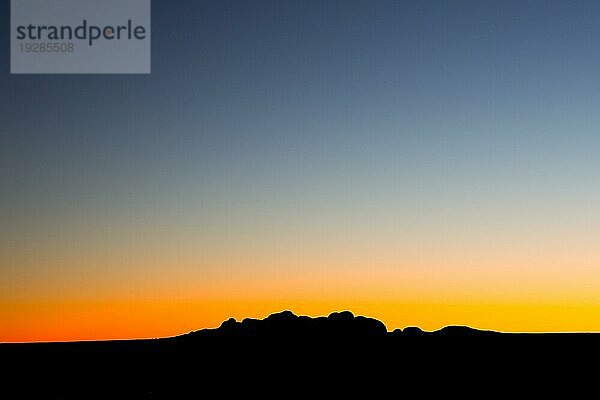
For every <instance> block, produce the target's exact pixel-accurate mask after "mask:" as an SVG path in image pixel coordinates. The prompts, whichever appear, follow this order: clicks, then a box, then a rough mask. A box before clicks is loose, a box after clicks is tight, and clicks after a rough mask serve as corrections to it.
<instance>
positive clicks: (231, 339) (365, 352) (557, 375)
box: [0, 312, 600, 399]
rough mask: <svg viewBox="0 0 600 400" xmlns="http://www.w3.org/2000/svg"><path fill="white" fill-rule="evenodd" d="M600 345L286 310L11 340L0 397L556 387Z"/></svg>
mask: <svg viewBox="0 0 600 400" xmlns="http://www.w3.org/2000/svg"><path fill="white" fill-rule="evenodd" d="M599 344H600V335H596V334H536V335H532V334H500V333H495V332H487V331H478V330H474V329H470V328H466V327H447V328H444V329H442V330H440V331H436V332H430V333H426V332H423V331H421V330H420V329H418V328H407V329H405V330H403V331H400V330H396V331H394V332H389V333H388V332H387V331H386V329H385V326H384V325H383V324H382V323H381V322H379V321H377V320H374V319H369V318H364V317H354V316H353V315H352V314H350V313H348V312H345V313H334V314H332V315H330V316H329V317H320V318H308V317H297V316H295V315H293V314H292V313H290V312H284V313H280V314H274V315H272V316H270V317H268V318H266V319H265V320H249V319H246V320H244V321H243V322H241V323H240V322H235V321H234V320H228V321H226V322H224V323H223V324H222V325H221V327H220V328H218V329H213V330H202V331H197V332H192V333H190V334H187V335H183V336H179V337H175V338H168V339H155V340H135V341H109V342H78V343H46V344H2V345H0V361H1V363H2V365H3V367H4V368H3V370H4V371H5V372H3V373H2V375H1V377H2V382H1V385H0V399H18V398H24V399H25V398H32V399H89V398H102V399H117V398H119V399H120V398H127V399H138V398H141V399H146V398H147V399H158V398H160V399H163V398H164V399H171V398H173V399H175V398H177V399H178V398H186V399H192V398H214V397H231V396H233V395H236V397H238V396H244V397H252V398H254V397H257V396H258V398H260V397H263V396H267V397H271V396H274V397H281V398H288V397H293V398H296V397H311V398H312V397H315V396H316V397H321V396H324V395H325V394H327V393H328V394H330V395H333V397H334V398H339V397H347V396H352V398H354V397H356V396H357V394H358V393H360V392H362V391H363V390H365V388H367V389H368V391H369V392H368V393H370V395H369V396H367V397H368V398H370V397H373V396H374V395H375V394H376V392H377V391H379V390H381V391H383V392H385V393H387V394H398V393H401V392H402V393H404V392H406V391H409V389H410V390H413V391H414V390H416V392H414V393H419V394H421V395H426V394H428V393H431V394H434V393H440V392H443V393H449V392H451V391H452V390H453V389H456V388H457V387H463V385H465V386H468V387H471V389H472V390H474V389H473V388H476V387H479V386H480V385H482V384H484V385H485V387H487V388H488V390H493V391H494V392H495V393H496V392H499V391H502V390H506V388H507V387H510V386H511V384H515V383H516V382H520V384H528V385H531V384H533V383H536V382H539V384H540V387H544V388H546V389H547V388H548V387H551V386H552V385H559V384H560V383H561V382H564V378H565V377H566V376H567V375H566V374H570V373H573V372H574V371H575V370H578V369H579V368H581V367H582V366H583V365H585V363H586V362H588V363H591V365H592V366H595V365H596V364H597V361H596V360H597V358H596V355H595V352H596V348H599V347H600V346H598V345H599ZM586 360H587V361H586ZM587 371H588V372H593V371H595V368H587ZM586 375H587V374H585V373H584V374H580V375H579V377H580V378H581V379H584V380H585V376H586ZM561 379H562V380H561ZM594 381H595V380H594ZM590 382H592V381H590ZM478 385H479V386H478ZM549 385H550V386H549ZM411 393H412V392H411ZM538 394H539V393H538ZM511 397H512V396H511Z"/></svg>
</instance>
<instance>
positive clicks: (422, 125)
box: [0, 0, 600, 341]
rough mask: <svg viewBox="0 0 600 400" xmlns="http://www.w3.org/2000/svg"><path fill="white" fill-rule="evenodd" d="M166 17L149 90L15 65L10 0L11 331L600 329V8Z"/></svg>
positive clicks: (6, 170) (278, 0)
mask: <svg viewBox="0 0 600 400" xmlns="http://www.w3.org/2000/svg"><path fill="white" fill-rule="evenodd" d="M152 14H153V20H152V42H153V43H152V74H151V75H149V76H144V75H137V76H136V75H133V76H125V75H116V76H108V75H105V76H102V75H64V76H52V75H38V76H35V75H10V73H9V70H10V60H9V25H10V21H9V15H10V13H9V2H8V1H2V2H1V3H0V24H1V25H2V32H3V34H2V35H0V52H1V54H3V56H2V63H0V89H1V90H0V341H46V340H78V339H107V338H138V337H159V336H167V335H175V334H179V333H184V332H187V331H190V330H194V329H199V328H203V327H211V326H217V325H218V324H219V323H220V322H221V321H222V320H224V319H227V318H228V317H230V316H233V317H236V318H243V317H247V316H248V317H264V316H266V315H268V314H269V313H271V312H276V311H280V310H283V309H291V310H293V311H294V312H296V313H300V314H310V315H320V314H328V313H329V312H331V311H335V310H342V309H351V310H353V311H354V312H355V313H357V314H365V315H369V316H372V317H376V318H378V319H380V320H382V321H383V322H384V323H385V324H386V325H387V327H388V329H390V330H391V329H393V328H396V327H400V328H402V327H405V326H409V325H419V326H421V327H422V328H424V329H437V328H440V327H442V326H444V325H448V324H467V325H471V326H474V327H478V328H488V329H496V330H503V331H588V330H593V331H600V246H599V244H600V206H599V205H600V185H599V184H598V182H600V157H599V155H598V153H599V151H600V112H599V107H600V4H599V3H598V2H596V1H549V0H544V1H523V0H520V1H485V0H484V1H482V0H478V1H366V0H365V1H353V0H343V1H342V0H327V1H324V0H321V1H307V0H302V1H300V0H296V1H285V0H273V1H248V0H243V1H242V0H240V1H216V0H214V1H198V0H171V1H162V0H155V1H154V2H153V13H152Z"/></svg>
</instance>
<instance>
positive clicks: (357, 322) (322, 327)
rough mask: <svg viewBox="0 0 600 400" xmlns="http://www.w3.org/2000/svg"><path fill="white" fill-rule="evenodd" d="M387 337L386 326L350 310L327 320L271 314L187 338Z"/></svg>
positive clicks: (232, 321) (229, 321)
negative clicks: (261, 318)
mask: <svg viewBox="0 0 600 400" xmlns="http://www.w3.org/2000/svg"><path fill="white" fill-rule="evenodd" d="M386 334H387V329H386V327H385V325H384V324H383V323H382V322H380V321H378V320H376V319H373V318H367V317H362V316H357V317H355V316H354V315H353V314H352V313H351V312H350V311H343V312H336V313H332V314H330V315H329V316H328V317H316V318H311V317H307V316H297V315H295V314H294V313H292V312H291V311H283V312H281V313H277V314H271V315H269V316H268V317H267V318H265V319H263V320H258V319H252V318H245V319H244V320H243V321H242V322H238V321H236V320H235V319H233V318H230V319H228V320H227V321H225V322H223V323H222V324H221V326H220V327H219V328H217V329H203V330H200V331H196V332H192V333H190V334H188V335H187V336H188V337H280V338H287V337H305V338H315V337H336V338H341V337H381V336H385V335H386Z"/></svg>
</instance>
